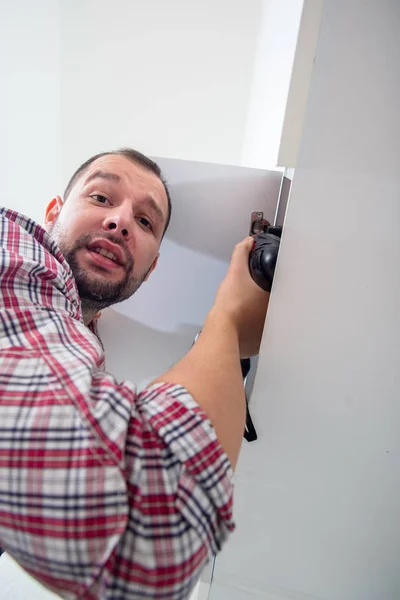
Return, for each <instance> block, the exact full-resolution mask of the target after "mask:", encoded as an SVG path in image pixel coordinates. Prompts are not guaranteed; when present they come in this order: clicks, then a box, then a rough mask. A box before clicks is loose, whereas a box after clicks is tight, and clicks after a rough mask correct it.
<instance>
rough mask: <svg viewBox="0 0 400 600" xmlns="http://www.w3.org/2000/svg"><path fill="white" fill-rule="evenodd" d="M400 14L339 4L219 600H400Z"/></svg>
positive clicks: (314, 101) (268, 335)
mask: <svg viewBox="0 0 400 600" xmlns="http://www.w3.org/2000/svg"><path fill="white" fill-rule="evenodd" d="M399 57H400V4H399V2H394V1H390V0H369V1H367V2H366V1H361V0H352V1H351V2H349V1H348V0H326V2H325V9H324V14H323V18H322V23H321V30H320V34H319V41H318V47H317V53H316V59H315V66H314V70H313V74H312V79H311V84H310V87H309V93H308V99H307V106H306V111H305V118H304V122H303V125H302V135H301V142H300V150H299V153H298V157H297V160H296V171H295V175H294V180H293V185H292V191H291V196H290V200H289V207H288V212H287V217H286V223H285V229H284V233H283V238H282V243H281V249H280V256H279V259H278V266H277V271H276V275H275V281H274V287H273V290H272V297H271V304H270V309H269V312H268V317H267V324H266V329H265V333H264V339H263V345H262V349H261V354H260V360H259V369H258V373H257V377H256V381H255V386H254V390H253V396H252V413H253V417H254V419H255V422H256V426H257V429H258V433H259V441H258V442H257V443H255V444H251V445H246V444H244V447H243V452H242V454H241V458H240V460H239V465H238V469H237V476H236V502H235V510H236V519H237V531H236V533H235V534H234V536H232V539H231V541H230V543H229V544H228V545H227V546H226V549H225V550H224V551H223V552H222V554H221V555H220V556H218V558H217V560H216V566H215V570H214V583H215V587H212V589H211V594H210V600H223V598H236V597H238V598H240V599H241V600H244V599H245V598H246V599H248V600H250V599H251V600H254V598H257V597H260V598H263V599H268V600H272V599H273V600H289V599H290V600H311V599H312V600H314V599H317V598H318V599H322V598H323V599H324V600H398V598H400V575H399V573H400V571H399V559H400V508H399V507H400V469H399V466H400V402H399V398H400V370H399V356H400V342H399V340H400V317H399V301H400V269H399V264H400V235H399V223H400V169H399V167H400V162H399V161H400V159H399V157H400V141H399V140H400V118H399V103H398V98H399V94H400V79H399Z"/></svg>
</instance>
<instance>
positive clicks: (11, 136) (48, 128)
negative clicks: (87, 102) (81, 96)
mask: <svg viewBox="0 0 400 600" xmlns="http://www.w3.org/2000/svg"><path fill="white" fill-rule="evenodd" d="M0 77H1V93H0V179H1V199H0V203H1V205H3V206H8V207H10V208H13V209H17V210H20V211H21V212H24V213H26V214H28V215H29V216H31V217H33V218H34V219H37V220H39V221H40V220H41V219H42V216H43V211H44V207H45V206H46V202H47V201H49V200H51V198H52V197H53V196H54V195H55V194H57V193H59V191H60V179H61V139H60V129H61V126H60V30H59V5H58V2H57V1H55V0H40V1H36V2H28V1H27V0H14V1H13V2H2V3H1V5H0Z"/></svg>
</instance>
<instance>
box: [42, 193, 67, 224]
mask: <svg viewBox="0 0 400 600" xmlns="http://www.w3.org/2000/svg"><path fill="white" fill-rule="evenodd" d="M62 206H63V201H62V200H61V198H60V196H55V197H54V198H53V199H52V200H50V202H49V203H48V205H47V207H46V212H45V215H44V228H45V229H50V227H51V226H52V225H54V223H55V221H56V219H57V217H58V215H59V214H60V211H61V209H62Z"/></svg>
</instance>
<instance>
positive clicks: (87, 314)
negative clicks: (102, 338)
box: [82, 302, 99, 327]
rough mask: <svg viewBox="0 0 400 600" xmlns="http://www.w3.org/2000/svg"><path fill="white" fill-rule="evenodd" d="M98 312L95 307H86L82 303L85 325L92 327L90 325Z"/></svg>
mask: <svg viewBox="0 0 400 600" xmlns="http://www.w3.org/2000/svg"><path fill="white" fill-rule="evenodd" d="M98 312H99V309H98V308H97V309H96V308H93V307H89V306H85V303H84V302H82V316H83V322H84V323H85V325H86V327H87V326H88V325H90V323H91V322H92V321H93V319H94V318H95V316H96V315H97V313H98Z"/></svg>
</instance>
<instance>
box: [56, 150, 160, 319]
mask: <svg viewBox="0 0 400 600" xmlns="http://www.w3.org/2000/svg"><path fill="white" fill-rule="evenodd" d="M167 215H168V200H167V195H166V192H165V189H164V185H163V183H162V182H161V181H160V179H159V178H158V177H157V175H155V174H154V173H152V172H151V171H148V170H146V169H144V168H143V167H141V166H139V165H136V164H135V163H133V162H132V161H130V160H129V159H127V158H125V157H124V156H119V155H108V156H103V157H101V158H98V159H97V160H96V161H94V162H93V163H92V164H91V165H90V166H89V167H88V168H87V170H86V171H85V172H84V173H83V175H81V176H80V178H79V179H78V180H77V182H76V183H75V185H74V186H73V188H72V190H71V193H70V195H69V196H68V198H67V200H66V202H65V204H63V203H62V201H61V198H59V197H57V198H54V199H53V200H52V201H51V203H50V204H49V206H48V208H47V211H46V219H45V228H46V230H47V231H48V232H49V233H51V236H52V237H53V239H54V240H55V241H56V242H57V244H58V245H59V247H60V249H61V251H62V253H63V254H64V257H65V258H66V260H67V262H68V263H69V265H70V267H71V269H72V272H73V274H74V277H75V280H76V283H77V286H78V290H79V293H80V297H81V300H82V305H83V307H85V308H88V309H91V310H100V309H101V308H104V307H106V306H110V305H111V304H115V303H116V302H121V301H122V300H125V299H126V298H129V297H130V296H131V295H132V294H133V293H134V292H135V291H136V290H137V288H138V287H139V286H140V285H141V283H142V282H143V281H145V280H146V279H147V277H148V276H149V274H150V273H151V271H152V270H153V269H154V267H155V266H156V263H157V259H158V249H159V246H160V243H161V239H162V236H163V231H164V227H165V224H166V221H167Z"/></svg>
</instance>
